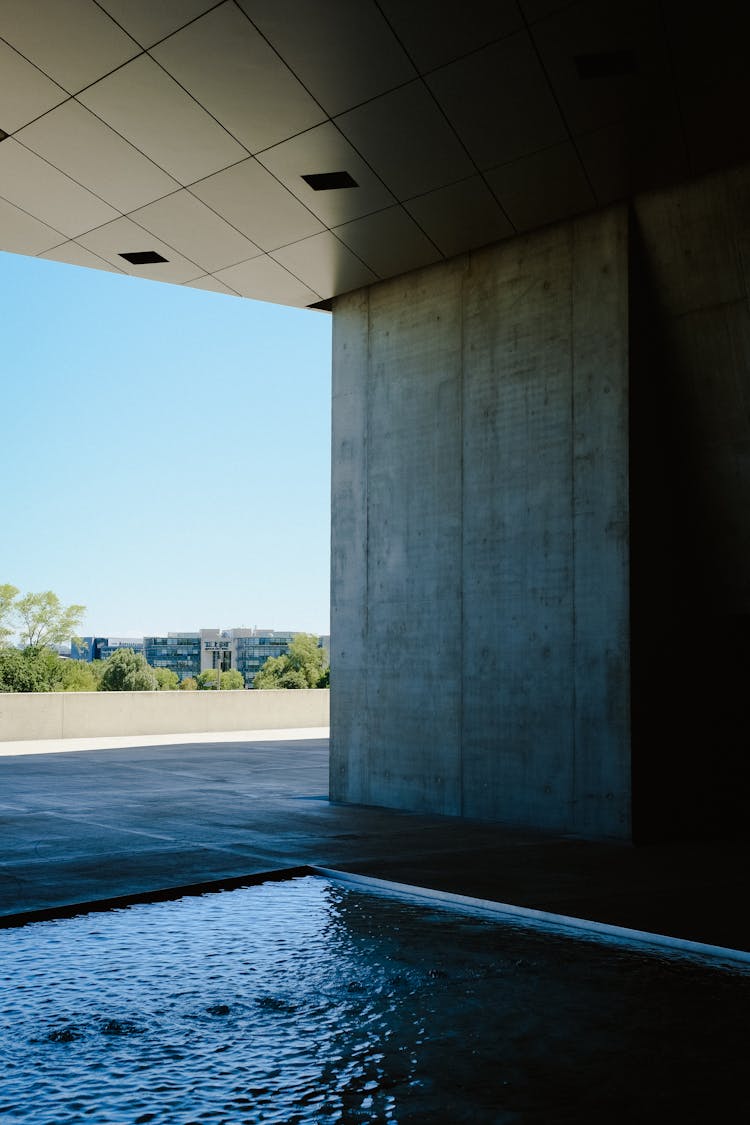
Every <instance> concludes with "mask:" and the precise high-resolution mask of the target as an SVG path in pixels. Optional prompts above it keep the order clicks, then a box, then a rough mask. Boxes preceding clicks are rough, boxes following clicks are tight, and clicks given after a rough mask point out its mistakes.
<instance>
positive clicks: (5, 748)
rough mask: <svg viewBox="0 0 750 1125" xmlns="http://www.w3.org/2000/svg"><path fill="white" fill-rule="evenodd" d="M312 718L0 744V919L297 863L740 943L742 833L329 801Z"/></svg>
mask: <svg viewBox="0 0 750 1125" xmlns="http://www.w3.org/2000/svg"><path fill="white" fill-rule="evenodd" d="M326 733H327V732H325V731H321V730H307V731H276V732H268V731H266V732H239V733H236V734H235V733H232V734H220V735H219V734H213V735H205V734H202V735H194V736H193V735H187V736H186V735H180V736H173V737H171V738H170V737H165V736H162V737H150V738H147V737H143V738H140V739H135V738H131V739H127V740H125V739H119V740H118V739H99V740H91V739H89V740H77V741H76V740H68V741H67V742H53V743H50V742H38V743H31V742H23V743H4V744H1V745H0V921H4V922H5V923H6V924H8V923H10V922H11V920H16V919H17V916H18V915H23V914H27V913H33V912H37V911H40V910H45V909H49V908H55V907H64V906H69V905H72V904H79V903H88V902H92V901H99V900H104V899H111V898H115V897H118V896H123V895H132V894H148V893H150V892H154V891H158V890H161V889H164V888H169V887H175V886H178V887H182V886H188V885H191V884H196V883H203V882H206V881H211V880H219V879H231V878H237V877H241V876H244V875H250V874H256V873H260V872H266V871H273V870H275V869H279V868H286V867H295V866H299V865H304V864H319V865H321V866H325V867H334V868H339V869H342V870H347V871H354V872H358V873H360V874H365V875H371V876H376V877H379V878H386V879H392V880H394V881H397V882H404V883H411V884H417V885H420V886H427V887H431V888H436V889H439V890H446V891H453V892H456V893H460V894H466V895H472V896H476V897H480V898H488V899H492V900H495V901H498V902H505V903H512V904H514V905H518V906H530V907H534V908H536V909H540V910H547V911H552V912H555V913H560V914H566V915H573V916H576V917H580V918H586V919H593V920H595V921H600V922H608V923H612V924H616V925H622V926H628V927H632V928H634V929H640V930H648V931H651V932H655V933H662V934H668V935H670V936H674V937H681V938H687V939H690V940H693V941H701V942H708V943H711V944H716V945H724V946H729V947H731V948H735V949H743V950H750V930H749V929H748V926H747V923H746V907H745V902H744V899H745V884H746V880H747V872H748V870H750V865H749V864H748V860H749V858H750V855H749V854H748V853H749V852H750V846H749V845H748V844H747V843H742V844H739V843H737V842H714V843H709V844H673V845H669V846H663V845H659V846H652V847H642V848H632V847H629V846H625V845H621V844H597V843H591V842H587V841H583V840H579V839H575V838H571V837H563V838H561V837H550V836H547V835H541V834H539V833H535V832H526V831H520V830H511V829H507V828H503V827H501V826H499V825H497V824H493V823H488V822H481V821H466V820H457V819H453V818H448V817H436V816H421V815H416V814H413V813H404V812H398V811H393V810H388V809H376V808H365V807H361V806H359V807H357V806H343V805H335V804H331V803H330V802H329V801H328V798H327V791H328V742H327V739H326V738H325V737H321V735H322V734H326Z"/></svg>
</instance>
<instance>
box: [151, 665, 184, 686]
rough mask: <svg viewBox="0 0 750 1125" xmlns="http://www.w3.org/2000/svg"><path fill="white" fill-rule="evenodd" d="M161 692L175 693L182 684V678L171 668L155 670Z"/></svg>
mask: <svg viewBox="0 0 750 1125" xmlns="http://www.w3.org/2000/svg"><path fill="white" fill-rule="evenodd" d="M152 671H153V673H154V675H155V676H156V683H157V685H158V688H159V691H175V690H176V689H177V685H178V684H179V682H180V677H179V676H178V675H177V673H176V672H173V671H172V669H171V668H153V669H152Z"/></svg>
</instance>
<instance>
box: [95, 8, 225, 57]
mask: <svg viewBox="0 0 750 1125" xmlns="http://www.w3.org/2000/svg"><path fill="white" fill-rule="evenodd" d="M98 3H99V5H100V7H102V8H104V9H105V11H107V12H109V14H110V15H111V16H112V18H113V19H116V20H117V22H118V23H119V24H120V27H123V28H124V29H125V31H127V33H128V34H129V35H132V37H133V39H135V40H136V42H138V43H140V45H141V46H142V47H151V46H153V44H154V43H158V41H159V40H160V39H163V38H164V37H165V36H166V35H171V34H172V32H173V31H177V29H178V28H180V27H184V25H185V24H186V23H189V22H190V20H193V19H195V17H196V16H199V15H201V14H202V13H203V12H207V11H208V9H209V8H213V6H214V4H215V3H216V0H158V3H154V0H98Z"/></svg>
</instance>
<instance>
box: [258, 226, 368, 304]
mask: <svg viewBox="0 0 750 1125" xmlns="http://www.w3.org/2000/svg"><path fill="white" fill-rule="evenodd" d="M272 256H273V257H274V258H275V259H276V261H277V262H280V263H281V265H282V266H284V267H285V268H286V269H288V270H289V272H290V273H293V274H294V276H295V277H298V278H299V279H300V281H304V282H305V284H306V285H309V286H310V288H311V289H314V290H315V292H316V293H319V294H320V296H321V297H323V298H326V297H333V296H334V295H338V294H340V293H348V292H349V291H350V290H352V289H361V288H362V287H363V286H365V285H372V283H373V282H374V281H377V280H378V279H377V277H376V276H375V274H374V273H373V272H372V270H370V269H368V267H367V266H366V265H364V264H363V263H362V262H360V260H359V258H357V257H356V255H355V254H352V252H351V250H349V249H348V248H347V247H346V246H344V245H343V243H342V242H340V241H339V239H338V238H336V236H335V235H334V234H331V232H330V231H327V230H326V231H323V233H322V234H315V235H313V237H312V238H306V239H304V240H303V241H302V242H295V243H294V244H293V245H292V246H285V247H283V249H281V250H276V251H275V253H274V254H273V255H272Z"/></svg>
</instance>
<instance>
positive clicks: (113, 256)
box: [77, 218, 202, 284]
mask: <svg viewBox="0 0 750 1125" xmlns="http://www.w3.org/2000/svg"><path fill="white" fill-rule="evenodd" d="M77 241H78V242H79V243H80V244H81V245H82V246H85V247H86V249H88V250H92V251H93V252H94V253H95V254H98V255H99V256H100V257H102V258H104V259H105V261H107V262H111V263H112V265H113V266H117V268H118V269H120V270H122V272H123V273H127V274H131V275H133V276H135V277H147V278H150V279H151V280H152V281H173V282H177V283H178V284H179V283H180V282H184V281H192V280H193V279H194V278H196V277H200V275H201V272H202V271H201V269H200V267H199V266H196V265H195V264H194V263H193V262H190V261H187V259H185V258H183V257H182V256H181V255H180V254H178V253H176V251H175V250H174V249H173V248H172V247H171V246H167V245H166V244H165V243H163V242H161V241H160V240H159V239H158V238H155V237H154V236H153V235H152V234H149V233H146V232H145V231H143V230H142V229H141V227H139V226H136V224H135V223H132V222H131V221H130V219H125V218H120V219H116V220H115V221H114V222H113V223H107V224H106V226H103V227H99V228H98V230H92V231H89V233H88V234H84V235H81V237H80V238H78V239H77ZM142 250H155V251H156V253H157V254H161V256H162V257H163V258H166V261H165V262H158V263H155V264H153V265H133V264H132V263H131V262H128V261H126V260H125V259H124V258H122V257H120V255H121V254H123V253H133V252H139V251H142Z"/></svg>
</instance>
